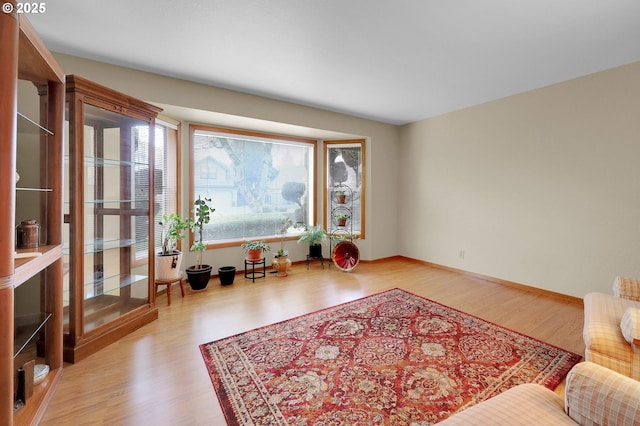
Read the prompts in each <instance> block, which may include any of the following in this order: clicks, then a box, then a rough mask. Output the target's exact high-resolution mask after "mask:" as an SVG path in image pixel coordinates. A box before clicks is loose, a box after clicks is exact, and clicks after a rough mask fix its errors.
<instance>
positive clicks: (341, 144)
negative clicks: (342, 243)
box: [323, 139, 366, 240]
mask: <svg viewBox="0 0 640 426" xmlns="http://www.w3.org/2000/svg"><path fill="white" fill-rule="evenodd" d="M354 145H360V157H361V160H360V161H361V171H360V230H359V232H354V236H355V237H357V238H358V239H361V240H363V239H364V238H365V230H366V226H365V194H366V150H365V147H366V140H365V139H348V140H325V141H323V174H324V179H323V193H324V194H323V199H324V203H323V218H324V228H325V231H327V232H329V229H330V226H329V224H330V223H331V218H330V217H329V216H330V214H331V211H330V208H331V200H330V199H329V196H330V192H329V182H330V176H329V155H330V152H329V151H330V150H332V149H339V148H347V147H353V146H354Z"/></svg>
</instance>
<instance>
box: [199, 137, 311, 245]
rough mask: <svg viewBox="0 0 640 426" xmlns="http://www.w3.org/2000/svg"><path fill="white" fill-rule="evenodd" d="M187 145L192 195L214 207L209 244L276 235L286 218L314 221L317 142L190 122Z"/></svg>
mask: <svg viewBox="0 0 640 426" xmlns="http://www.w3.org/2000/svg"><path fill="white" fill-rule="evenodd" d="M191 149H192V156H191V158H192V166H191V173H192V175H191V178H192V185H191V190H192V194H191V199H192V200H193V199H196V198H198V197H203V198H211V199H212V205H213V207H214V208H215V209H216V211H215V213H214V215H213V216H212V221H211V222H210V223H209V225H208V226H206V227H205V233H204V236H203V239H204V241H205V242H206V243H207V244H216V243H225V242H228V241H238V240H248V239H256V238H269V237H273V236H277V235H278V234H279V230H280V228H281V227H282V224H283V222H284V220H286V219H290V220H291V221H292V222H293V223H297V224H313V222H314V214H313V212H314V211H315V200H314V197H313V194H314V192H313V188H315V184H314V176H315V173H314V158H315V141H311V140H304V139H299V138H295V137H284V136H274V135H264V134H256V133H251V132H242V131H237V130H229V129H220V128H210V127H203V126H191ZM310 189H311V191H310ZM290 231H291V232H290V234H289V235H292V234H295V233H296V230H295V229H293V228H292V229H291V230H290Z"/></svg>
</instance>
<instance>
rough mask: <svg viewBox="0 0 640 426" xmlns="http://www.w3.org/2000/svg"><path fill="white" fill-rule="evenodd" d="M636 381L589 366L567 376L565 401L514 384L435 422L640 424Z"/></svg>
mask: <svg viewBox="0 0 640 426" xmlns="http://www.w3.org/2000/svg"><path fill="white" fill-rule="evenodd" d="M639 396H640V382H638V381H636V380H633V379H631V378H629V377H626V376H623V375H622V374H619V373H616V372H615V371H612V370H609V369H608V368H605V367H602V366H600V365H598V364H594V363H592V362H588V361H585V362H581V363H578V364H577V365H576V366H575V367H573V369H572V370H571V371H570V372H569V374H568V375H567V382H566V387H565V392H564V401H563V398H562V397H561V396H560V395H558V394H557V393H555V392H553V391H550V390H549V389H547V388H545V387H543V386H541V385H536V384H533V383H528V384H523V385H518V386H516V387H514V388H511V389H509V390H507V391H506V392H503V393H501V394H500V395H498V396H495V397H493V398H491V399H489V400H487V401H484V402H481V403H480V404H478V405H475V406H473V407H471V408H468V409H466V410H464V411H462V412H460V413H457V414H455V415H453V416H451V417H449V418H448V419H447V420H444V421H443V422H440V423H438V425H442V426H452V425H464V426H469V425H487V426H488V425H491V426H530V425H537V426H545V425H548V426H557V425H576V424H579V425H582V426H587V425H588V426H592V425H611V426H613V425H615V426H633V425H639V424H640V398H639Z"/></svg>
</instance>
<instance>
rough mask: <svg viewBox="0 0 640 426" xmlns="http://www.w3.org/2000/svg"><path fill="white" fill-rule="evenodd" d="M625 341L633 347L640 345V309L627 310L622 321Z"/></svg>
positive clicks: (621, 325)
mask: <svg viewBox="0 0 640 426" xmlns="http://www.w3.org/2000/svg"><path fill="white" fill-rule="evenodd" d="M620 329H621V330H622V335H623V336H624V340H626V341H627V342H629V343H630V344H632V345H636V346H638V344H640V309H636V308H627V309H626V310H625V311H624V314H622V320H620Z"/></svg>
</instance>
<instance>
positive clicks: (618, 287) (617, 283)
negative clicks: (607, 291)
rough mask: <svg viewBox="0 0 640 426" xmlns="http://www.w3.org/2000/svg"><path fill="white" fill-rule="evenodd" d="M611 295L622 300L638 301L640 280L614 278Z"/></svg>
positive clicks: (639, 297) (639, 299) (639, 298)
mask: <svg viewBox="0 0 640 426" xmlns="http://www.w3.org/2000/svg"><path fill="white" fill-rule="evenodd" d="M613 295H614V296H616V297H622V298H623V299H629V300H635V301H636V302H638V301H640V280H638V279H635V278H627V277H616V278H615V279H614V280H613Z"/></svg>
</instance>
